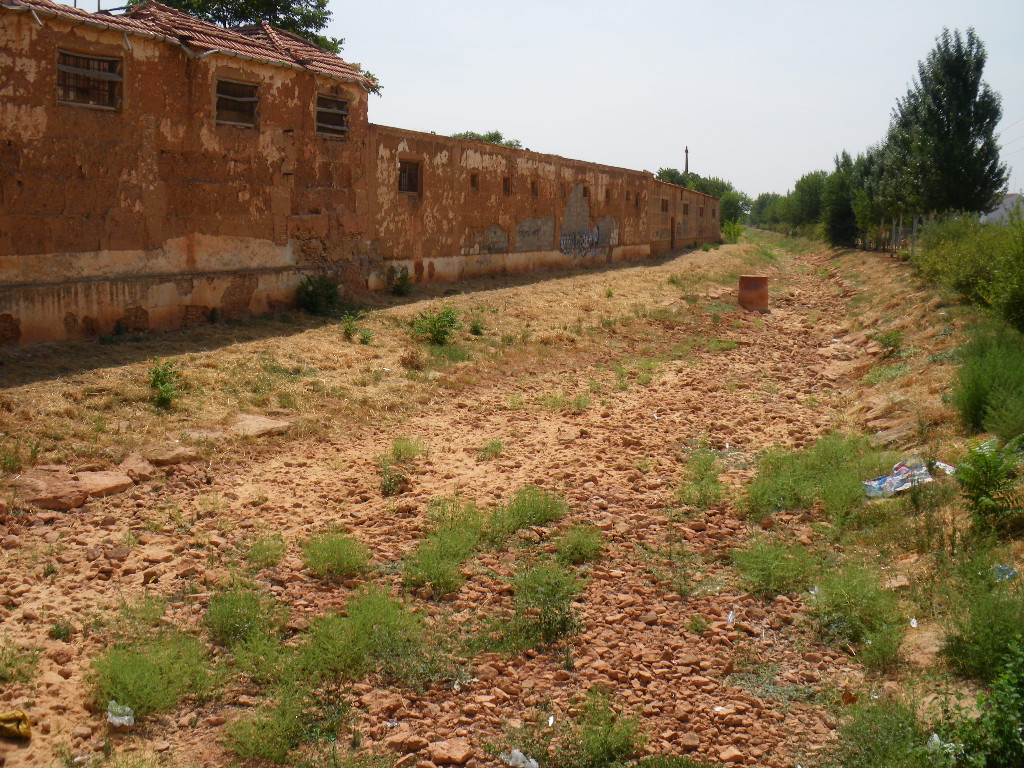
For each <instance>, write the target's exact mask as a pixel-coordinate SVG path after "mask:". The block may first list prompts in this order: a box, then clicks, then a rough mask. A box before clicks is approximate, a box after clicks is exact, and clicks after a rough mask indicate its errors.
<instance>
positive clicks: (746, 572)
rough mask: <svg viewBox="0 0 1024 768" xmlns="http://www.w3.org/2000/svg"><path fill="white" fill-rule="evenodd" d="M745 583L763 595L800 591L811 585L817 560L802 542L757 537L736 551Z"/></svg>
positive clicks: (754, 591)
mask: <svg viewBox="0 0 1024 768" xmlns="http://www.w3.org/2000/svg"><path fill="white" fill-rule="evenodd" d="M732 559H733V562H735V563H736V567H737V568H739V571H740V577H741V578H742V579H743V585H744V586H745V587H746V588H747V589H749V590H750V591H751V592H753V593H754V594H756V595H760V596H761V597H774V596H775V595H780V594H785V593H788V592H800V591H802V590H805V589H807V588H808V587H810V586H811V579H813V578H814V575H815V572H816V570H817V561H816V560H815V558H814V556H813V555H811V553H810V552H808V551H807V549H806V548H805V547H803V546H801V545H799V544H785V543H782V542H771V541H768V540H767V539H764V538H756V539H754V540H753V541H752V542H751V543H750V546H749V547H748V548H747V549H739V550H734V551H733V553H732Z"/></svg>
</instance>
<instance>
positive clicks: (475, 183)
mask: <svg viewBox="0 0 1024 768" xmlns="http://www.w3.org/2000/svg"><path fill="white" fill-rule="evenodd" d="M469 188H470V189H472V190H474V191H476V192H479V191H480V174H479V173H471V174H469Z"/></svg>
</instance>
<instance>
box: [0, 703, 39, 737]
mask: <svg viewBox="0 0 1024 768" xmlns="http://www.w3.org/2000/svg"><path fill="white" fill-rule="evenodd" d="M0 736H6V737H7V738H9V739H31V738H32V724H31V723H30V722H29V719H28V712H26V711H25V710H24V709H14V710H11V711H10V712H0Z"/></svg>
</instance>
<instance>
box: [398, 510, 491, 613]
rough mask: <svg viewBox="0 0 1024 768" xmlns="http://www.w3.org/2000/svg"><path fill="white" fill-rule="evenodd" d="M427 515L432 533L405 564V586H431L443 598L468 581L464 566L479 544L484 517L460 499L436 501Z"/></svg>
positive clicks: (403, 564) (437, 595)
mask: <svg viewBox="0 0 1024 768" xmlns="http://www.w3.org/2000/svg"><path fill="white" fill-rule="evenodd" d="M428 514H429V515H430V520H431V530H430V533H429V535H428V536H427V538H426V539H424V540H423V541H422V542H420V544H419V546H417V547H416V549H415V551H413V553H412V554H411V555H409V556H408V557H407V558H406V559H405V561H404V562H403V563H402V572H403V577H404V580H405V584H406V586H408V587H411V588H417V587H424V586H429V587H430V588H431V590H432V591H433V594H434V596H435V597H438V598H440V597H442V596H444V595H447V594H449V593H451V592H454V591H455V590H457V589H458V588H459V587H461V586H462V584H463V583H464V582H465V580H466V578H465V576H463V574H462V564H463V562H465V560H466V559H467V558H469V556H470V555H472V554H473V552H474V551H475V550H476V548H477V545H478V544H479V543H480V540H481V539H482V537H483V530H484V523H485V518H484V516H483V515H481V514H480V512H479V511H478V510H477V509H476V507H475V506H474V505H473V504H472V503H463V502H462V500H461V499H459V497H458V496H452V497H449V498H444V499H435V500H433V501H432V502H431V503H430V506H429V509H428Z"/></svg>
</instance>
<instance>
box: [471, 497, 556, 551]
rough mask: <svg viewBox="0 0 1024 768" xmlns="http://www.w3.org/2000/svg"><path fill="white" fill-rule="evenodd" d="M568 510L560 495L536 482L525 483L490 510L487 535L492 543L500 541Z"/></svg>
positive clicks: (549, 520)
mask: <svg viewBox="0 0 1024 768" xmlns="http://www.w3.org/2000/svg"><path fill="white" fill-rule="evenodd" d="M568 511H569V507H568V505H567V504H566V503H565V500H564V499H563V498H562V497H561V496H560V495H558V494H556V493H551V492H549V491H545V490H544V489H543V488H538V487H537V486H535V485H526V486H523V487H522V488H520V489H519V490H518V491H516V493H515V495H514V496H513V497H512V498H511V499H510V500H509V501H508V502H506V503H505V504H503V505H502V506H500V507H497V508H495V509H494V510H493V511H492V512H491V515H490V519H489V520H488V523H487V538H488V540H489V541H490V542H491V543H492V544H502V543H503V542H505V541H506V540H507V539H508V538H509V537H510V536H511V535H512V534H514V533H516V532H517V531H519V530H520V529H522V528H530V527H534V526H541V525H548V524H549V523H553V522H555V521H556V520H559V519H560V518H561V517H563V516H564V515H565V514H566V513H567V512H568Z"/></svg>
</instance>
